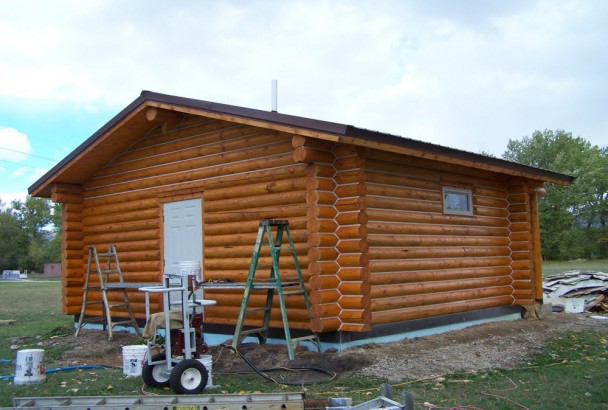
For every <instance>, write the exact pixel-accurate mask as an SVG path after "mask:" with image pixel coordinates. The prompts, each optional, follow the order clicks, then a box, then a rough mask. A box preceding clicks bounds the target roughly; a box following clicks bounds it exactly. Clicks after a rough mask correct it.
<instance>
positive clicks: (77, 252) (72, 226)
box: [51, 184, 84, 315]
mask: <svg viewBox="0 0 608 410" xmlns="http://www.w3.org/2000/svg"><path fill="white" fill-rule="evenodd" d="M51 200H52V201H53V202H59V203H61V204H62V216H61V261H62V263H61V281H62V287H61V294H62V300H63V303H62V311H63V314H64V315H75V314H79V313H80V307H81V306H82V287H83V285H84V278H83V270H82V249H83V248H84V245H83V234H82V210H83V205H82V201H83V198H82V187H80V186H75V185H64V184H55V185H54V186H53V189H52V194H51Z"/></svg>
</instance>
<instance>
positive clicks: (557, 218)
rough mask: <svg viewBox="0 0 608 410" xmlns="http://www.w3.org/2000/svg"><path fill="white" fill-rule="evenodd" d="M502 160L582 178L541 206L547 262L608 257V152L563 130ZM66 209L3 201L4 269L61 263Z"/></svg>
mask: <svg viewBox="0 0 608 410" xmlns="http://www.w3.org/2000/svg"><path fill="white" fill-rule="evenodd" d="M502 157H503V158H504V159H506V160H510V161H515V162H519V163H522V164H526V165H531V166H534V167H538V168H543V169H547V170H550V171H555V172H560V173H564V174H568V175H571V176H574V177H576V180H575V182H574V184H573V185H572V186H568V187H565V186H561V185H557V184H552V183H547V184H546V188H547V195H546V197H544V198H541V199H540V201H539V219H540V226H541V245H542V253H543V257H544V258H545V259H549V260H573V259H579V258H585V259H600V258H601V259H605V258H608V227H607V226H608V147H598V146H596V145H591V143H590V142H589V141H587V140H585V139H583V138H581V137H573V136H572V133H569V132H565V131H563V130H556V131H552V130H545V131H536V132H534V133H533V134H532V136H530V137H524V138H522V139H519V140H509V143H508V145H507V149H506V151H505V152H504V153H503V155H502ZM60 230H61V206H60V205H59V204H53V203H52V202H51V201H49V200H48V199H42V198H32V197H30V196H28V197H27V198H26V200H25V201H23V202H21V201H12V202H11V203H10V204H5V203H3V202H2V200H1V199H0V270H4V269H21V270H25V269H27V270H29V271H36V272H41V271H42V267H43V264H44V263H47V262H60V261H61V232H60Z"/></svg>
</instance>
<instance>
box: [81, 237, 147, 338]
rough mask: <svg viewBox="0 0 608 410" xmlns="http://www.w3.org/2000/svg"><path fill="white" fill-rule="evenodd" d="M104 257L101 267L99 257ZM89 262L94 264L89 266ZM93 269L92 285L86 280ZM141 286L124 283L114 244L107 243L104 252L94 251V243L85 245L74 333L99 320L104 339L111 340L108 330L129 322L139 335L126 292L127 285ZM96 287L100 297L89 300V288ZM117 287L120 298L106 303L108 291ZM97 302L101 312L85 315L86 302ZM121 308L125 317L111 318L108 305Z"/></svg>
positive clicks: (91, 303)
mask: <svg viewBox="0 0 608 410" xmlns="http://www.w3.org/2000/svg"><path fill="white" fill-rule="evenodd" d="M100 258H102V259H103V258H105V268H104V267H102V263H100V261H99V259H100ZM93 264H94V265H95V267H94V268H93ZM93 271H95V272H96V273H97V278H98V282H99V284H97V285H92V284H91V282H90V278H91V274H93V273H94V272H93ZM137 286H142V284H131V283H125V282H124V280H123V277H122V271H121V269H120V263H119V262H118V253H117V252H116V246H115V245H109V247H108V252H105V253H98V252H97V249H95V246H94V245H90V246H89V258H88V261H87V271H86V278H85V284H84V293H83V297H82V308H81V310H80V317H79V318H78V325H77V326H76V333H75V336H78V334H79V333H80V329H82V327H83V326H84V325H85V324H87V323H101V324H102V325H103V329H104V330H107V331H108V340H112V337H113V333H112V330H113V328H114V327H115V326H132V327H133V328H134V329H135V331H136V332H137V334H138V335H140V336H141V331H140V329H139V326H138V325H137V320H136V319H135V316H134V315H133V311H132V310H131V305H130V304H129V297H128V295H127V288H133V287H137ZM90 290H98V291H100V292H101V300H89V291H90ZM111 291H118V292H121V296H122V301H118V303H114V304H110V303H109V300H108V292H111ZM96 304H101V305H102V307H101V309H102V312H103V313H102V316H101V317H98V316H97V317H86V309H87V306H89V305H96ZM115 308H122V309H124V311H125V312H124V313H126V314H127V315H128V318H127V319H125V320H120V321H116V322H115V321H113V320H112V309H115Z"/></svg>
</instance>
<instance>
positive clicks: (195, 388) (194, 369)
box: [169, 359, 209, 394]
mask: <svg viewBox="0 0 608 410" xmlns="http://www.w3.org/2000/svg"><path fill="white" fill-rule="evenodd" d="M208 378H209V374H208V373H207V368H206V367H205V366H204V365H203V364H202V363H201V362H199V361H198V360H195V359H186V360H182V361H181V362H179V363H178V364H176V365H175V367H174V368H173V370H171V376H169V385H170V386H171V390H173V392H174V393H176V394H198V393H200V392H202V391H203V389H204V388H205V386H206V385H207V379H208Z"/></svg>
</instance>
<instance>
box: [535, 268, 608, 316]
mask: <svg viewBox="0 0 608 410" xmlns="http://www.w3.org/2000/svg"><path fill="white" fill-rule="evenodd" d="M543 290H544V293H545V298H544V300H545V303H551V304H552V305H553V307H554V310H555V309H556V308H557V309H560V310H563V311H565V312H567V313H582V312H584V311H585V310H586V311H595V312H608V273H604V272H581V271H572V272H564V273H558V274H556V275H551V276H549V277H547V278H546V279H545V281H544V283H543Z"/></svg>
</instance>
